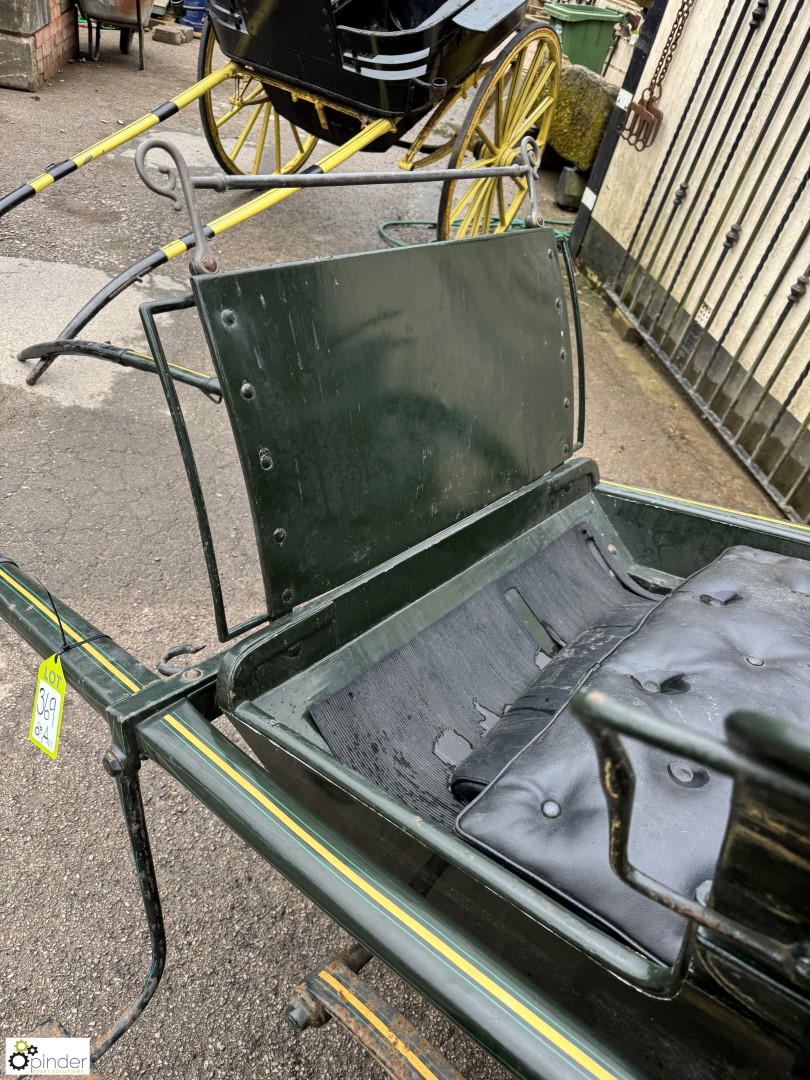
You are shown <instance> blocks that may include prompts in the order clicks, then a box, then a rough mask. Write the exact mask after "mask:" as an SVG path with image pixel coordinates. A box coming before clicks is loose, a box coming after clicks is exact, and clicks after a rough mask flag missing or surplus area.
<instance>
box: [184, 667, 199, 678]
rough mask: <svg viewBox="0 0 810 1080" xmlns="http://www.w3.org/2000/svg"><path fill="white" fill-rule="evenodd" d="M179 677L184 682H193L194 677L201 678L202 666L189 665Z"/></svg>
mask: <svg viewBox="0 0 810 1080" xmlns="http://www.w3.org/2000/svg"><path fill="white" fill-rule="evenodd" d="M180 678H181V679H184V680H185V681H186V682H194V681H195V679H200V678H202V668H198V667H190V668H189V669H188V670H187V671H184V672H182V673H181V675H180Z"/></svg>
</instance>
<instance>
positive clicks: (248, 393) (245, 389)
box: [239, 382, 256, 401]
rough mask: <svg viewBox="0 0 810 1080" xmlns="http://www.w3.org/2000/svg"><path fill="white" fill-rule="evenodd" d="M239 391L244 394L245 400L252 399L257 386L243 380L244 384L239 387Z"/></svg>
mask: <svg viewBox="0 0 810 1080" xmlns="http://www.w3.org/2000/svg"><path fill="white" fill-rule="evenodd" d="M239 393H240V394H241V395H242V397H243V398H244V399H245V401H250V399H251V398H252V397H253V396H254V394H255V393H256V387H255V386H254V385H253V383H249V382H243V383H242V385H241V386H240V387H239Z"/></svg>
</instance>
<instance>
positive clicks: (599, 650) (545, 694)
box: [450, 600, 654, 803]
mask: <svg viewBox="0 0 810 1080" xmlns="http://www.w3.org/2000/svg"><path fill="white" fill-rule="evenodd" d="M653 602H654V601H647V602H646V603H645V602H639V601H638V600H636V601H635V602H634V603H630V604H623V605H621V606H619V607H618V608H616V610H614V611H612V612H610V613H609V614H605V615H604V616H603V618H602V619H601V621H600V622H599V624H598V625H596V626H591V627H589V628H588V629H587V630H583V631H582V633H581V634H579V635H578V636H577V637H575V638H574V640H573V641H572V642H571V643H570V645H567V646H566V647H565V648H564V649H561V650H560V651H559V652H558V653H557V655H556V656H555V657H554V658H553V660H551V661H550V663H548V664H546V666H545V667H544V668H543V669H542V670H541V671H539V672H538V673H537V674H536V675H535V677H534V678H533V679H532V681H531V682H530V683H529V686H528V688H527V690H526V691H525V692H524V693H523V694H521V696H520V697H519V698H518V699H517V701H515V703H514V704H513V705H510V706H509V707H508V708H507V710H506V712H505V713H504V715H503V716H502V717H501V719H500V720H498V722H497V723H496V724H494V725H493V727H492V728H491V729H490V730H489V732H488V733H487V735H486V736H485V738H484V739H483V740H482V741H481V743H480V745H479V746H478V747H476V748H475V749H474V750H473V751H472V753H470V754H468V755H467V757H465V758H464V760H463V761H462V762H461V764H460V765H458V766H456V768H455V769H454V771H453V776H452V779H451V783H450V788H451V790H452V792H453V794H454V795H455V797H456V798H457V799H459V800H460V801H461V802H465V803H466V802H470V801H471V800H472V799H474V798H476V797H477V796H478V795H480V794H481V792H482V791H483V790H484V788H485V787H486V786H487V785H488V784H491V783H492V781H493V780H494V779H495V777H496V776H497V775H498V773H499V772H500V771H501V770H502V769H503V768H504V767H505V766H506V765H508V764H509V762H510V761H511V760H512V758H513V757H514V756H515V754H518V753H520V751H521V750H522V749H523V747H524V746H526V745H527V744H528V743H530V742H531V741H532V739H534V738H535V737H536V736H537V735H539V734H541V732H542V731H544V730H545V728H546V727H548V725H549V724H550V723H551V721H552V720H553V719H554V717H555V716H556V715H557V713H558V712H559V711H560V709H562V708H563V706H564V705H565V704H566V702H567V701H568V699H569V698H570V697H571V695H572V694H573V692H574V690H575V689H576V688H577V686H579V684H580V683H581V682H582V680H583V678H585V676H586V675H588V674H589V672H591V671H592V670H593V667H594V665H595V664H597V663H598V662H599V661H600V660H603V659H604V658H605V657H606V656H607V654H608V653H609V652H611V650H612V649H613V648H614V647H615V646H616V645H617V644H618V643H619V642H620V641H622V640H623V639H624V638H626V637H627V635H628V633H629V632H630V631H631V630H632V629H633V627H635V626H637V625H638V623H639V622H640V621H641V619H642V617H643V616H644V615H646V613H647V610H648V608H649V607H650V605H651V604H652V603H653Z"/></svg>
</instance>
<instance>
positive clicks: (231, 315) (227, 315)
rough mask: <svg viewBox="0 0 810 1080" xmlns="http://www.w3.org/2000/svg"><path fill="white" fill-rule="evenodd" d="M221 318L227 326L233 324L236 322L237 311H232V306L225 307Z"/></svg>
mask: <svg viewBox="0 0 810 1080" xmlns="http://www.w3.org/2000/svg"><path fill="white" fill-rule="evenodd" d="M220 318H221V319H222V321H223V323H224V324H225V325H226V326H233V324H234V323H235V322H236V312H235V311H231V309H230V308H225V310H224V311H223V312H222V315H221V316H220Z"/></svg>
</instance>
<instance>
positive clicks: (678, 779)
mask: <svg viewBox="0 0 810 1080" xmlns="http://www.w3.org/2000/svg"><path fill="white" fill-rule="evenodd" d="M667 772H668V773H669V775H670V776H671V777H672V779H673V780H674V781H675V783H676V784H691V783H692V779H693V777H694V773H693V772H692V770H691V769H690V768H689V766H688V765H687V764H686V762H685V761H670V763H669V765H667Z"/></svg>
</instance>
